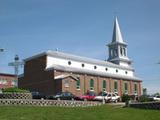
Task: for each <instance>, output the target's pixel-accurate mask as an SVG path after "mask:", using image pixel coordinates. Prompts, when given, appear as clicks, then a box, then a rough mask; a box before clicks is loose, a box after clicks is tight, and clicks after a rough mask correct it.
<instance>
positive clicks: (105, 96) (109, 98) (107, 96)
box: [94, 92, 120, 102]
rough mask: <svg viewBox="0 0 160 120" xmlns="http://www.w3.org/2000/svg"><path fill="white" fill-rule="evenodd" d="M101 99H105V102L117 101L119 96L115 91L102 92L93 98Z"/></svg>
mask: <svg viewBox="0 0 160 120" xmlns="http://www.w3.org/2000/svg"><path fill="white" fill-rule="evenodd" d="M103 99H104V100H105V102H118V100H119V99H120V96H118V95H117V94H116V93H107V92H103V93H101V94H100V95H98V96H96V97H95V98H94V100H97V101H103Z"/></svg>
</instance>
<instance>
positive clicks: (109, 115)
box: [0, 105, 160, 120]
mask: <svg viewBox="0 0 160 120" xmlns="http://www.w3.org/2000/svg"><path fill="white" fill-rule="evenodd" d="M0 120H160V111H158V110H142V109H134V108H121V107H118V106H108V105H104V106H97V107H88V108H64V107H24V106H23V107H14V106H12V107H11V106H0Z"/></svg>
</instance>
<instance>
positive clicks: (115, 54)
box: [114, 49, 117, 57]
mask: <svg viewBox="0 0 160 120" xmlns="http://www.w3.org/2000/svg"><path fill="white" fill-rule="evenodd" d="M114 57H117V49H115V50H114Z"/></svg>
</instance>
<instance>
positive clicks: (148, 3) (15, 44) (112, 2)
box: [0, 0, 160, 92]
mask: <svg viewBox="0 0 160 120" xmlns="http://www.w3.org/2000/svg"><path fill="white" fill-rule="evenodd" d="M159 6H160V1H159V0H0V48H5V49H6V51H5V52H4V53H0V72H9V73H14V70H13V68H11V67H8V63H9V62H11V61H13V58H14V56H15V54H18V55H19V56H20V58H21V59H24V58H27V57H29V56H32V55H34V54H37V53H40V52H43V51H46V50H49V49H51V50H55V49H56V48H58V49H59V51H62V52H67V53H72V54H76V55H81V56H86V57H91V58H96V59H101V60H104V59H106V58H107V57H108V48H107V47H106V44H108V43H110V42H111V39H112V31H113V20H114V16H115V13H116V14H117V16H118V18H119V24H120V27H121V32H122V35H123V38H124V40H125V42H127V43H128V56H129V57H130V58H131V59H132V60H133V62H134V63H133V66H134V68H135V70H136V74H137V76H139V77H140V78H142V79H143V86H144V87H147V88H148V92H160V64H159V65H158V64H156V63H157V62H158V61H160V54H159V53H160V39H159V38H160V14H159V12H160V7H159Z"/></svg>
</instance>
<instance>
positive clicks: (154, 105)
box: [129, 102, 160, 110]
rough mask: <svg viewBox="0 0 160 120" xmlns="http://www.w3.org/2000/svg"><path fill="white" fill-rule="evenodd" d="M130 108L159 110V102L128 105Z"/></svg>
mask: <svg viewBox="0 0 160 120" xmlns="http://www.w3.org/2000/svg"><path fill="white" fill-rule="evenodd" d="M129 106H130V107H134V108H142V109H156V110H160V102H144V103H130V104H129Z"/></svg>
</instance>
